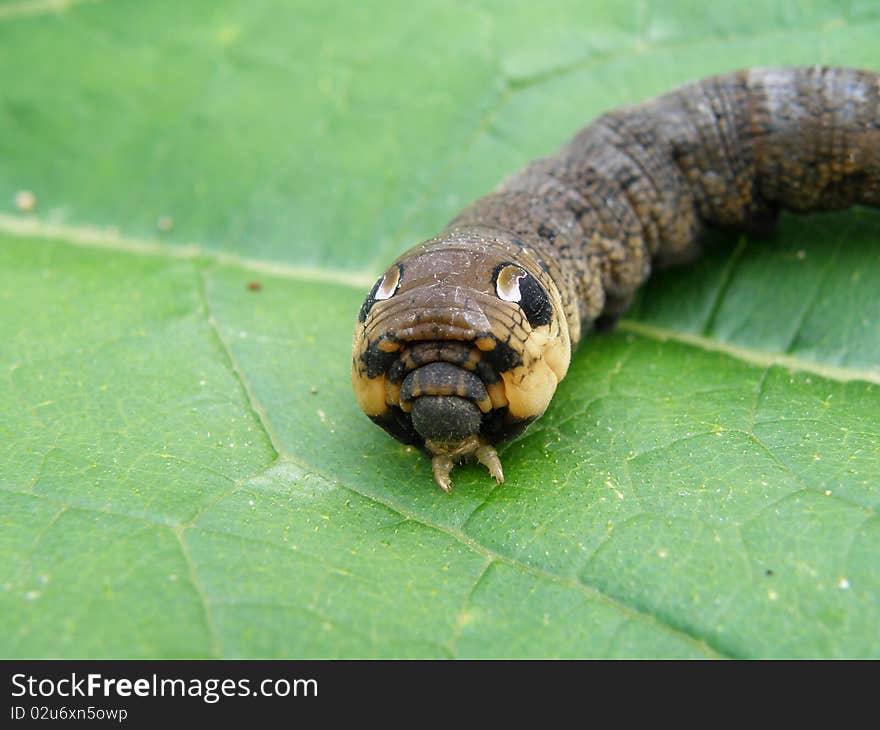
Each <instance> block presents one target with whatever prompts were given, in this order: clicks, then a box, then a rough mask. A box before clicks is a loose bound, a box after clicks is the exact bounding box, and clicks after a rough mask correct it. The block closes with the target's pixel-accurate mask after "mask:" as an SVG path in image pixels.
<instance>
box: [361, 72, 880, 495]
mask: <svg viewBox="0 0 880 730" xmlns="http://www.w3.org/2000/svg"><path fill="white" fill-rule="evenodd" d="M855 204H861V205H867V206H880V74H877V73H874V72H870V71H859V70H854V69H847V68H827V67H805V68H759V69H746V70H743V71H739V72H735V73H730V74H724V75H720V76H714V77H711V78H707V79H704V80H702V81H699V82H696V83H693V84H690V85H688V86H684V87H682V88H680V89H678V90H676V91H673V92H671V93H668V94H665V95H663V96H660V97H657V98H655V99H651V100H649V101H646V102H643V103H641V104H638V105H635V106H630V107H624V108H620V109H617V110H615V111H612V112H609V113H607V114H605V115H604V116H602V117H600V118H599V119H598V120H596V121H595V122H593V123H592V124H590V125H588V126H587V127H585V128H584V129H583V130H581V131H580V132H579V133H578V134H577V135H576V136H575V137H574V138H573V139H572V140H571V141H570V142H568V144H566V145H565V146H564V147H562V149H560V150H559V151H558V152H557V153H556V154H553V155H550V156H548V157H544V158H541V159H538V160H536V161H534V162H532V163H531V164H529V165H527V166H526V167H524V168H523V169H521V170H520V171H519V172H517V173H516V174H515V175H513V176H512V177H510V178H509V179H508V180H507V181H505V182H504V183H503V184H502V185H501V186H500V187H499V188H498V189H497V190H495V191H494V192H492V193H490V194H489V195H486V196H484V197H482V198H480V199H478V200H477V201H475V202H474V203H472V204H471V205H470V206H468V207H467V208H465V210H463V211H462V212H461V213H460V214H459V215H458V216H456V218H455V219H453V220H452V222H451V223H450V224H449V225H448V226H447V227H446V228H445V229H444V230H443V231H441V232H440V233H439V234H438V235H437V236H436V237H434V238H432V239H430V240H429V241H426V242H424V243H421V244H419V245H417V246H415V247H414V248H412V249H410V250H409V251H407V252H405V253H404V254H403V255H402V256H400V257H399V258H398V259H397V260H396V261H395V262H394V263H392V265H391V266H390V267H389V268H388V270H387V271H386V272H385V273H384V274H383V275H382V276H381V277H380V278H379V280H378V281H377V282H376V284H375V285H374V286H373V288H372V290H371V291H370V293H369V294H368V295H367V298H366V300H365V301H364V303H363V306H362V307H361V309H360V312H359V314H358V321H357V324H356V326H355V333H354V343H353V353H352V383H353V385H354V391H355V394H356V396H357V399H358V402H359V403H360V406H361V408H362V409H363V410H364V411H365V413H366V414H367V415H368V416H369V417H370V418H371V419H372V420H373V421H374V422H376V423H377V424H379V425H380V426H382V428H384V429H385V430H386V431H388V433H390V434H391V435H392V436H394V437H395V438H397V439H400V440H401V441H404V442H406V443H411V444H416V445H418V446H419V447H421V448H423V449H424V450H425V451H426V452H427V453H428V454H429V455H430V456H431V457H432V459H433V472H434V477H435V479H436V481H437V483H438V484H439V485H440V486H441V487H442V488H443V489H444V490H445V491H447V492H448V491H450V489H451V481H450V472H451V470H452V468H453V466H454V465H455V464H456V463H458V462H459V461H461V460H464V459H476V460H478V461H480V462H481V463H483V464H484V465H486V466H487V467H488V469H489V472H490V473H491V474H492V476H493V477H495V479H496V480H497V481H498V482H501V481H503V478H504V477H503V472H502V468H501V462H500V460H499V458H498V454H497V452H496V450H495V446H496V445H497V444H498V443H499V442H501V441H504V440H507V439H511V438H515V437H516V436H518V435H519V434H521V433H522V432H523V430H524V429H525V428H526V427H527V426H528V424H529V423H531V422H532V421H534V420H535V419H536V418H538V417H539V416H540V415H541V414H542V413H543V412H544V410H545V409H546V408H547V405H548V404H549V403H550V400H551V398H552V396H553V393H554V392H555V389H556V386H557V384H558V383H559V381H560V380H562V378H563V377H564V376H565V373H566V371H567V369H568V365H569V360H570V358H571V353H572V351H573V349H574V348H575V347H576V345H577V344H578V342H579V341H580V340H581V338H582V337H583V335H584V334H585V333H586V332H587V331H589V330H590V329H591V328H595V327H608V326H611V325H613V323H614V322H615V321H616V319H617V318H618V317H619V316H620V315H621V314H622V313H623V312H624V311H625V310H626V308H627V307H628V305H629V303H630V301H631V299H632V296H633V293H634V292H635V290H636V289H637V288H638V286H639V285H640V284H642V283H643V282H644V281H645V279H647V277H648V276H649V275H650V273H651V270H652V268H653V267H656V266H660V265H668V264H677V263H684V262H687V261H689V260H690V259H692V258H693V257H694V256H695V255H696V254H697V252H698V246H699V240H700V235H701V233H702V231H703V230H704V228H705V227H706V226H725V227H736V228H740V229H744V230H765V229H767V228H768V227H769V226H770V225H771V224H772V223H773V221H774V219H775V217H776V216H777V214H778V212H779V210H780V209H787V210H792V211H798V212H807V211H823V210H834V209H840V208H846V207H849V206H851V205H855Z"/></svg>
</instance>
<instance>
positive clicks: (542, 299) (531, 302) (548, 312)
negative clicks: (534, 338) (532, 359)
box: [492, 263, 553, 327]
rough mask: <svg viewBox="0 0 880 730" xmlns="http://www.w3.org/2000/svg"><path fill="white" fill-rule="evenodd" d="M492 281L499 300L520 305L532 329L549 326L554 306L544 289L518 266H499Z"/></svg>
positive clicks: (507, 264) (493, 274)
mask: <svg viewBox="0 0 880 730" xmlns="http://www.w3.org/2000/svg"><path fill="white" fill-rule="evenodd" d="M492 281H493V283H494V284H495V293H496V294H497V295H498V298H499V299H502V300H504V301H505V302H516V303H517V304H519V306H520V308H521V309H522V310H523V314H525V315H526V319H527V320H528V321H529V324H530V325H531V326H532V327H540V326H542V325H545V324H549V323H550V320H551V319H553V305H552V304H551V303H550V297H549V296H548V294H547V292H546V291H545V289H544V287H543V286H541V285H540V284H539V283H538V280H537V279H536V278H535V277H534V276H532V275H531V274H530V273H529V272H528V271H526V270H525V269H524V268H522V267H521V266H519V265H518V264H514V263H505V264H499V265H498V266H496V267H495V271H494V272H493V273H492Z"/></svg>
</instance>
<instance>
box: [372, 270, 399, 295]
mask: <svg viewBox="0 0 880 730" xmlns="http://www.w3.org/2000/svg"><path fill="white" fill-rule="evenodd" d="M399 286H400V267H399V266H392V267H391V269H390V270H389V271H388V272H386V274H385V276H383V277H382V282H381V283H380V284H379V286H378V288H377V289H376V294H375V295H374V297H373V298H374V299H375V300H376V301H384V300H385V299H391V297H393V296H394V293H395V292H396V291H397V288H398V287H399Z"/></svg>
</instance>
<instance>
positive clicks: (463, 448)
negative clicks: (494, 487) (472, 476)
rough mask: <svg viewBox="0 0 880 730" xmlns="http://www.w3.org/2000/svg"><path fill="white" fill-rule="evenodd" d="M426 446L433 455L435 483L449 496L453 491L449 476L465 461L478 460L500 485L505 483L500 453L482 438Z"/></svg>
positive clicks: (473, 437)
mask: <svg viewBox="0 0 880 730" xmlns="http://www.w3.org/2000/svg"><path fill="white" fill-rule="evenodd" d="M425 446H426V447H427V448H428V450H429V451H430V452H431V453H432V454H433V457H432V458H431V469H432V471H433V472H434V481H436V482H437V484H438V485H439V486H440V489H442V490H443V491H444V492H446V493H447V494H449V493H450V492H451V491H452V479H451V477H450V476H449V475H450V473H451V472H452V469H453V468H454V467H455V465H456V464H458V463H459V462H461V461H464V460H469V459H476V460H477V461H479V462H480V463H481V464H482V465H483V466H485V467H486V468H487V469H488V470H489V474H491V475H492V477H493V478H494V479H495V481H496V482H497V483H498V484H501V483H503V482H504V471H503V470H502V468H501V459H499V458H498V452H497V451H495V447H494V446H492V444H490V443H489V442H488V441H486V440H485V439H483V438H482V437H480V436H469V437H467V438H465V439H462V440H461V441H459V442H457V443H452V444H450V443H438V442H435V441H430V440H426V441H425Z"/></svg>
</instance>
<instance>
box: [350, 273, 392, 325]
mask: <svg viewBox="0 0 880 730" xmlns="http://www.w3.org/2000/svg"><path fill="white" fill-rule="evenodd" d="M402 278H403V266H401V265H400V264H394V265H393V266H392V267H391V268H390V269H388V271H386V272H385V273H384V274H383V275H382V276H380V277H379V280H378V281H377V282H376V283H375V284H373V288H372V290H371V291H370V293H369V294H368V295H367V298H366V299H365V300H364V303H363V304H362V305H361V311H360V312H359V313H358V322H363V321H364V320H365V319H366V318H367V315H368V314H369V313H370V309H372V307H373V305H374V304H375V303H376V302H382V301H385V300H386V299H391V297H393V296H394V295H395V293H397V290H398V289H399V288H400V282H401V279H402Z"/></svg>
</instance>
